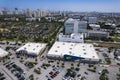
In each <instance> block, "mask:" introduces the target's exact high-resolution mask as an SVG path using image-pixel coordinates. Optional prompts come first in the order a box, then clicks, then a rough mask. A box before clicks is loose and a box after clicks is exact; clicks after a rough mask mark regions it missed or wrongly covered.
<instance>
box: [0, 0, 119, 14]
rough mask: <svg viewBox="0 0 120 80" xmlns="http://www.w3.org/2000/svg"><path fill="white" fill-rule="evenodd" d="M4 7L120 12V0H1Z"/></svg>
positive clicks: (0, 4)
mask: <svg viewBox="0 0 120 80" xmlns="http://www.w3.org/2000/svg"><path fill="white" fill-rule="evenodd" d="M3 7H7V8H9V9H13V8H15V7H17V8H19V9H27V8H30V9H42V10H66V11H79V12H86V11H87V12H91V11H97V12H120V0H0V9H2V8H3Z"/></svg>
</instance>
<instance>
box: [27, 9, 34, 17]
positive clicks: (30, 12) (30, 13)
mask: <svg viewBox="0 0 120 80" xmlns="http://www.w3.org/2000/svg"><path fill="white" fill-rule="evenodd" d="M32 14H33V12H32V10H30V9H27V11H26V16H27V17H32Z"/></svg>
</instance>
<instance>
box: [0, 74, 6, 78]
mask: <svg viewBox="0 0 120 80" xmlns="http://www.w3.org/2000/svg"><path fill="white" fill-rule="evenodd" d="M0 80H6V78H5V76H4V74H3V73H2V72H0Z"/></svg>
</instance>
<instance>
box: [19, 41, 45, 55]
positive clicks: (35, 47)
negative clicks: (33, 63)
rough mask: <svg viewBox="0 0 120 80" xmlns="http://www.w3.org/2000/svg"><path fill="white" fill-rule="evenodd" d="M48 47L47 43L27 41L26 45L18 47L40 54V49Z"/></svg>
mask: <svg viewBox="0 0 120 80" xmlns="http://www.w3.org/2000/svg"><path fill="white" fill-rule="evenodd" d="M45 47H46V44H45V43H27V44H25V45H24V46H22V47H20V48H19V49H17V52H19V51H27V54H36V55H38V54H39V53H40V51H41V50H42V49H43V48H45Z"/></svg>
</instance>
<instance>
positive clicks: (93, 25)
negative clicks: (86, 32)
mask: <svg viewBox="0 0 120 80" xmlns="http://www.w3.org/2000/svg"><path fill="white" fill-rule="evenodd" d="M89 26H90V27H98V28H100V25H97V24H89Z"/></svg>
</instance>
